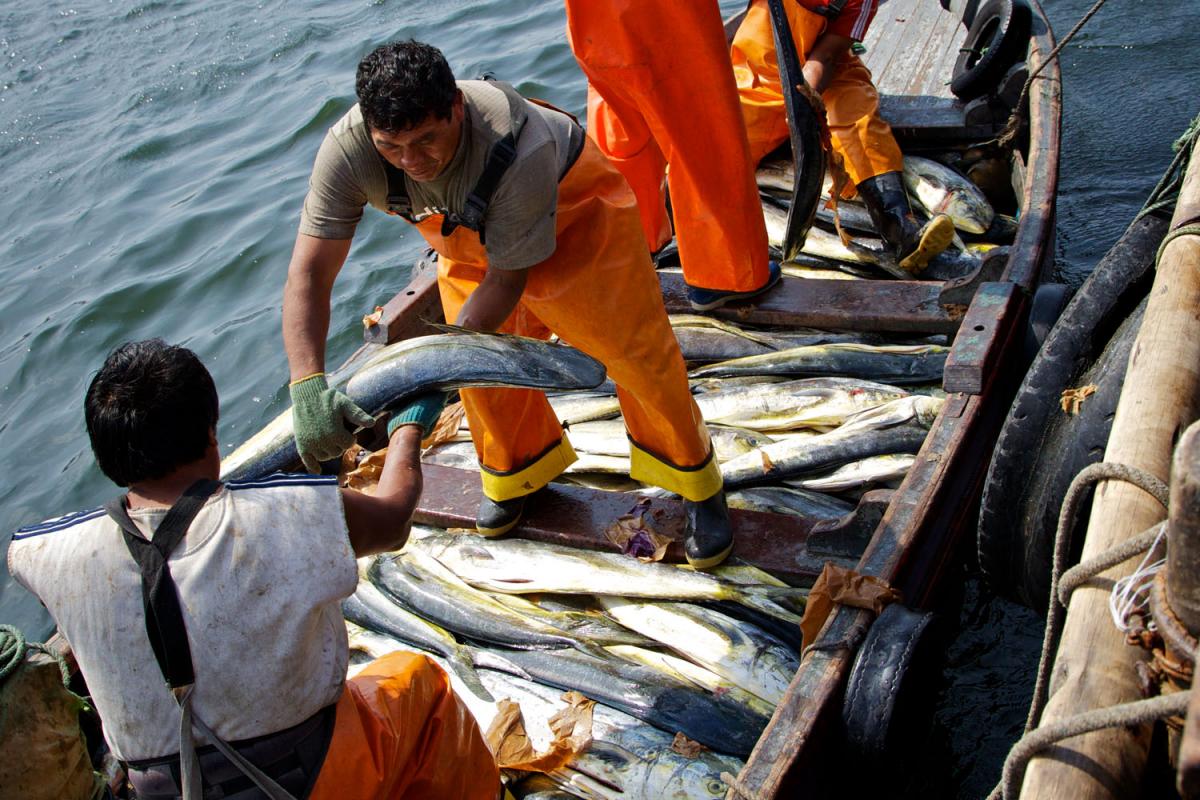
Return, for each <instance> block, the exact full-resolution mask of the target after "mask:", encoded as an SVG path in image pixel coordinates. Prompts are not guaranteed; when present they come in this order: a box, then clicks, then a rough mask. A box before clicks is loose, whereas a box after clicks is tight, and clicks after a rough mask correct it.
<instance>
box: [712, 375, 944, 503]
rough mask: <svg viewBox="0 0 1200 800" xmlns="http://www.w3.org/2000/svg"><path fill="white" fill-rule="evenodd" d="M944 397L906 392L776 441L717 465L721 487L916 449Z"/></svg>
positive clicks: (809, 471)
mask: <svg viewBox="0 0 1200 800" xmlns="http://www.w3.org/2000/svg"><path fill="white" fill-rule="evenodd" d="M944 402H945V401H943V400H941V399H939V398H934V397H925V396H924V395H910V396H909V397H902V398H900V399H899V400H892V401H890V402H888V403H884V404H883V405H881V406H878V407H876V408H871V409H868V410H866V411H863V412H860V413H859V414H855V415H854V416H852V417H850V418H848V419H847V420H846V421H845V422H844V423H843V424H842V425H841V426H839V427H837V428H835V429H833V430H832V431H830V432H829V433H823V434H820V435H818V436H812V437H808V438H803V439H798V440H785V441H778V442H775V443H774V444H769V445H767V446H766V447H763V448H760V449H759V450H756V451H754V452H752V453H747V454H746V455H744V456H738V457H737V458H735V459H733V460H732V461H727V462H725V463H724V464H722V465H721V475H722V477H724V479H725V488H726V489H734V488H737V487H739V486H749V485H752V484H757V483H768V482H773V481H778V480H780V479H784V478H791V477H794V476H798V475H804V474H811V473H813V472H818V471H824V470H829V469H832V468H834V467H836V466H839V465H841V464H846V463H849V462H851V461H858V460H860V459H864V458H868V457H870V456H878V455H887V454H890V453H916V452H917V451H918V450H920V449H921V445H923V444H924V443H925V437H926V435H927V434H928V433H929V428H930V426H931V425H932V424H933V422H934V420H935V419H936V417H937V415H938V413H939V412H940V411H941V408H942V405H943V404H944Z"/></svg>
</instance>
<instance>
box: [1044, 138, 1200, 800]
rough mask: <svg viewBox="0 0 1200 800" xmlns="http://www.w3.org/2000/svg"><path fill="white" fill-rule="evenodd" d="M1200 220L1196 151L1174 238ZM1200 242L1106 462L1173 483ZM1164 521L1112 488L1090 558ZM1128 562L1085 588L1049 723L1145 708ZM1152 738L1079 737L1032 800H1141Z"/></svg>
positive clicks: (1198, 365) (1183, 249)
mask: <svg viewBox="0 0 1200 800" xmlns="http://www.w3.org/2000/svg"><path fill="white" fill-rule="evenodd" d="M1196 219H1200V146H1198V147H1196V148H1195V149H1193V151H1192V158H1191V164H1190V166H1189V168H1188V171H1187V175H1186V176H1185V179H1184V184H1183V188H1182V190H1181V192H1180V198H1179V202H1178V204H1177V205H1176V208H1175V215H1174V217H1173V218H1172V221H1171V229H1172V230H1174V229H1176V228H1178V227H1180V226H1182V225H1185V224H1187V223H1189V222H1192V221H1195V220H1196ZM1198 314H1200V237H1195V236H1184V237H1180V238H1177V239H1175V240H1174V241H1172V242H1170V243H1169V244H1168V245H1167V246H1166V248H1165V249H1164V251H1163V253H1162V258H1161V260H1160V262H1159V265H1158V272H1157V274H1156V276H1155V280H1154V286H1153V288H1152V289H1151V292H1150V298H1149V302H1148V304H1147V307H1146V312H1145V317H1144V320H1143V322H1142V327H1141V330H1140V331H1139V332H1138V336H1137V340H1136V341H1135V342H1134V346H1133V352H1132V353H1131V355H1130V358H1129V371H1128V372H1127V374H1126V377H1125V385H1124V390H1123V392H1122V395H1121V400H1120V403H1119V404H1118V406H1117V413H1116V417H1115V418H1114V420H1113V426H1112V433H1111V434H1110V436H1109V440H1108V448H1107V450H1106V451H1105V454H1104V459H1105V461H1110V462H1115V463H1120V464H1126V465H1129V466H1131V467H1136V468H1139V469H1142V470H1145V471H1147V472H1149V473H1151V474H1153V475H1155V476H1157V477H1158V478H1160V479H1161V480H1164V481H1165V480H1167V478H1168V477H1169V475H1170V465H1171V453H1172V449H1173V444H1174V441H1175V438H1176V436H1177V435H1178V433H1179V431H1181V430H1183V429H1184V428H1186V427H1187V426H1188V425H1189V424H1190V423H1191V422H1192V421H1193V420H1195V419H1196V417H1197V405H1198V404H1197V397H1198V395H1200V337H1196V336H1192V335H1186V334H1187V332H1188V331H1194V330H1195V326H1196V317H1197V315H1198ZM1164 514H1165V512H1164V510H1163V508H1162V506H1160V505H1159V504H1158V503H1157V502H1156V501H1155V500H1154V499H1153V498H1151V497H1150V496H1149V495H1147V494H1146V493H1145V492H1143V491H1142V490H1141V489H1138V488H1136V487H1134V486H1132V485H1130V484H1127V483H1122V482H1118V481H1106V482H1103V483H1101V484H1100V485H1099V486H1098V487H1097V489H1096V494H1095V499H1094V500H1093V502H1092V514H1091V518H1090V520H1089V525H1088V534H1087V539H1086V541H1085V542H1084V547H1083V556H1082V557H1083V558H1084V559H1088V558H1092V557H1094V556H1096V555H1098V554H1100V553H1102V552H1104V551H1105V550H1108V549H1109V548H1111V547H1113V546H1115V545H1117V544H1120V543H1121V542H1123V541H1125V540H1126V539H1128V538H1129V537H1131V536H1135V535H1137V534H1139V533H1141V532H1142V531H1144V530H1146V529H1147V528H1149V527H1150V526H1151V525H1154V524H1155V523H1157V522H1159V521H1160V520H1162V519H1163V517H1164ZM1136 564H1137V562H1136V560H1130V561H1127V562H1125V563H1123V564H1121V565H1118V566H1117V567H1114V568H1112V569H1110V570H1108V571H1106V572H1104V573H1103V574H1102V575H1101V576H1099V577H1097V578H1094V579H1093V580H1091V581H1089V582H1088V583H1086V584H1084V585H1083V586H1081V587H1080V588H1079V589H1077V590H1076V591H1075V593H1074V594H1073V595H1072V597H1071V603H1070V606H1069V607H1068V609H1067V616H1066V623H1065V626H1064V630H1063V635H1062V638H1061V641H1060V643H1059V647H1058V653H1057V657H1056V659H1055V666H1054V670H1053V673H1052V678H1051V683H1050V700H1049V702H1048V703H1047V705H1046V710H1045V712H1044V713H1043V715H1042V722H1043V724H1045V723H1049V722H1054V721H1058V720H1062V719H1064V718H1066V717H1069V716H1072V715H1074V714H1077V713H1080V712H1082V711H1086V710H1088V709H1092V708H1101V707H1108V706H1113V705H1116V704H1118V703H1125V702H1130V701H1133V700H1137V699H1139V698H1140V697H1141V692H1140V691H1139V688H1138V680H1137V675H1136V672H1135V667H1136V662H1137V661H1139V660H1141V659H1143V658H1144V657H1145V651H1143V650H1141V649H1140V648H1134V647H1129V646H1127V645H1126V644H1125V642H1124V637H1122V636H1121V635H1120V634H1119V633H1118V632H1117V631H1116V630H1114V628H1113V624H1112V619H1111V617H1110V616H1109V610H1108V595H1109V591H1110V589H1111V588H1112V584H1113V581H1115V580H1117V579H1119V578H1121V577H1123V576H1125V575H1128V574H1130V573H1131V572H1132V571H1133V569H1134V568H1135V567H1136ZM1150 733H1151V729H1150V727H1149V726H1147V725H1143V726H1139V727H1136V728H1116V729H1109V730H1104V731H1097V732H1095V733H1091V734H1086V735H1084V736H1077V737H1074V738H1071V739H1068V740H1066V741H1064V742H1061V743H1059V744H1058V745H1057V746H1056V747H1054V748H1053V749H1051V750H1049V751H1047V752H1046V753H1044V754H1042V755H1041V756H1040V757H1038V758H1035V759H1034V760H1033V761H1032V762H1031V763H1030V765H1029V769H1028V770H1027V771H1026V773H1025V780H1024V785H1023V788H1022V791H1021V798H1022V800H1034V798H1044V799H1045V800H1060V798H1063V797H1072V798H1080V799H1081V800H1091V799H1092V798H1117V797H1136V796H1139V793H1140V784H1141V778H1142V773H1143V772H1144V770H1145V766H1146V759H1147V753H1148V749H1149V745H1150Z"/></svg>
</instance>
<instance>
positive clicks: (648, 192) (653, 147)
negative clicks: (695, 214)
mask: <svg viewBox="0 0 1200 800" xmlns="http://www.w3.org/2000/svg"><path fill="white" fill-rule="evenodd" d="M588 135H589V136H591V137H592V140H593V141H594V142H595V143H596V145H597V146H598V147H599V148H600V152H602V153H604V154H605V155H606V156H608V160H609V161H611V162H612V164H613V166H614V167H616V168H617V169H618V170H620V172H621V174H622V175H624V176H625V180H626V181H628V182H629V188H631V189H633V194H634V196H635V197H637V203H638V211H639V212H640V214H641V220H642V232H643V233H644V234H645V236H646V245H647V246H648V247H649V248H650V250H651V251H657V250H659V249H660V248H662V246H663V245H665V244H666V243H667V242H669V241H671V219H670V217H669V216H668V214H667V203H666V200H665V192H664V190H663V187H664V183H665V181H666V174H667V159H666V158H664V157H663V154H662V151H661V150H659V149H658V144H657V143H656V142H655V141H654V137H653V136H651V135H650V129H649V128H648V127H646V121H645V120H644V119H643V118H642V112H641V111H639V110H638V108H637V106H635V105H633V104H631V103H628V102H626V101H625V99H624V98H623V97H621V96H619V95H616V94H613V93H611V92H610V93H609V97H607V98H605V97H602V96H601V95H600V93H599V92H597V91H596V87H595V85H594V84H589V85H588Z"/></svg>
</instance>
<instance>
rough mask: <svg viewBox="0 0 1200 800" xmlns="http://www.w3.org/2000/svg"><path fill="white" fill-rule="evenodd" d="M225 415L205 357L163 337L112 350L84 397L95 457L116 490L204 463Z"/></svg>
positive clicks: (85, 412)
mask: <svg viewBox="0 0 1200 800" xmlns="http://www.w3.org/2000/svg"><path fill="white" fill-rule="evenodd" d="M219 414H220V410H219V407H218V401H217V388H216V386H215V385H214V384H213V379H212V376H211V375H209V374H208V370H207V369H205V368H204V365H203V364H202V363H200V359H199V358H197V357H196V354H195V353H193V352H192V351H191V350H188V349H187V348H186V347H176V346H173V345H168V344H167V343H166V342H164V341H163V340H162V339H148V340H146V341H143V342H127V343H125V344H123V345H121V346H120V347H118V348H117V349H116V350H114V351H113V352H112V353H111V354H110V355H109V356H108V358H107V359H105V361H104V366H102V367H100V371H99V372H97V373H96V376H95V377H94V378H92V383H91V385H90V386H88V390H87V396H86V399H85V400H84V418H85V420H86V421H87V431H88V436H89V437H90V438H91V440H92V452H93V453H95V454H96V461H97V463H99V465H100V470H101V471H102V472H103V473H104V474H105V475H107V476H108V477H109V479H110V480H112V482H113V483H115V484H117V485H118V486H130V485H132V484H135V483H139V482H141V481H146V480H154V479H157V478H162V477H165V476H167V475H168V474H170V473H171V472H172V471H173V470H174V469H176V468H177V467H180V466H183V465H184V464H189V463H191V462H193V461H196V460H197V459H199V458H201V457H202V456H203V455H204V453H205V451H206V450H207V449H208V442H209V439H208V436H209V432H210V431H212V430H213V429H214V428H215V427H216V425H217V418H218V416H219Z"/></svg>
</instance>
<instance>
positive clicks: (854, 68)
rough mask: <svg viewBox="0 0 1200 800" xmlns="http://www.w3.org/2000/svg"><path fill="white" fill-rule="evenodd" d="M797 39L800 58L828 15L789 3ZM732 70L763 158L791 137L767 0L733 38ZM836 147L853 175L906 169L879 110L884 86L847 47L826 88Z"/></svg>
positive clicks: (757, 154)
mask: <svg viewBox="0 0 1200 800" xmlns="http://www.w3.org/2000/svg"><path fill="white" fill-rule="evenodd" d="M784 7H785V8H786V10H787V16H788V23H789V24H790V25H791V28H792V39H793V40H794V41H795V43H796V52H797V53H798V54H799V56H800V60H801V62H803V61H804V58H805V57H806V56H807V54H808V52H809V51H810V50H811V49H812V47H813V43H814V42H816V40H817V37H818V36H820V35H821V33H822V31H824V30H825V25H826V22H825V18H824V17H822V16H821V15H819V14H814V13H813V12H811V11H808V10H807V9H805V8H802V7H801V6H800V4H798V3H784ZM730 55H731V58H732V61H733V75H734V79H735V81H736V83H737V92H738V97H739V99H740V100H741V104H742V116H743V117H744V118H745V120H746V134H747V136H748V137H749V140H750V154H751V157H752V158H753V160H754V163H758V161H759V160H761V159H762V157H763V156H765V155H766V154H767V153H769V152H771V151H772V150H774V149H775V148H776V147H778V146H779V145H781V144H783V143H784V142H786V141H787V140H788V124H787V117H786V112H785V110H784V103H783V94H782V93H781V90H780V83H779V63H778V60H777V58H776V54H775V40H774V38H773V36H772V32H771V17H770V14H769V13H768V11H767V3H766V0H754V2H753V3H752V4H751V6H750V8H749V10H748V11H747V12H746V18H745V19H744V20H743V21H742V24H741V26H740V27H739V28H738V30H737V34H736V35H735V36H734V39H733V46H732V49H731V51H730ZM821 99H822V100H824V101H825V112H826V115H827V117H828V120H829V133H830V137H831V139H832V144H833V148H834V150H836V151H837V152H838V153H840V154H841V156H842V160H843V162H844V163H845V167H846V172H847V173H849V175H850V180H851V181H852V182H853V183H854V184H855V185H857V184H859V183H861V182H862V181H864V180H866V179H867V178H873V177H875V176H876V175H882V174H883V173H885V172H896V171H898V170H903V169H904V161H903V156H902V154H901V153H900V146H899V145H898V144H896V138H895V136H893V135H892V129H891V126H889V125H888V124H887V122H885V121H884V120H883V117H881V116H879V92H878V91H876V89H875V84H873V83H872V82H871V71H870V70H868V69H867V67H866V65H864V64H863V63H862V61H861V60H859V58H858V56H856V55H854V54H852V53H851V52H850V51H849V50H847V51H846V52H845V53H844V54H843V55H842V57H841V58H840V59H839V60H838V63H837V65H836V69H835V70H834V76H833V80H832V81H831V82H830V84H829V86H828V87H827V88H826V89H825V91H824V92H822V93H821Z"/></svg>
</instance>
